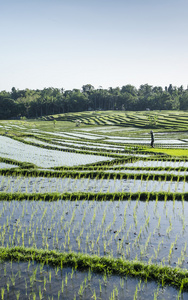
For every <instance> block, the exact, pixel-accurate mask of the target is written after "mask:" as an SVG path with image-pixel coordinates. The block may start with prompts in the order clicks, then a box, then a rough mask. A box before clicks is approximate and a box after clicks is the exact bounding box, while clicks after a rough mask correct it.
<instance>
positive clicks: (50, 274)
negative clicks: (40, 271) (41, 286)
mask: <svg viewBox="0 0 188 300" xmlns="http://www.w3.org/2000/svg"><path fill="white" fill-rule="evenodd" d="M51 281H52V273H51V271H49V282H50V283H51Z"/></svg>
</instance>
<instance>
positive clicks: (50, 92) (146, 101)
mask: <svg viewBox="0 0 188 300" xmlns="http://www.w3.org/2000/svg"><path fill="white" fill-rule="evenodd" d="M146 109H147V110H178V109H181V110H185V109H188V90H187V89H186V90H184V89H183V86H180V87H173V86H172V85H171V84H170V85H169V87H165V89H163V88H162V87H158V86H154V87H153V86H151V85H148V84H144V85H141V86H140V87H139V89H136V88H135V87H134V86H132V85H130V84H128V85H125V86H122V87H121V88H119V87H117V88H111V87H110V88H109V89H102V88H99V89H95V88H94V87H93V86H92V85H91V84H86V85H84V86H82V89H81V90H79V89H73V90H63V89H57V88H44V89H43V90H30V89H25V90H19V89H16V88H15V87H13V88H12V90H11V92H6V91H1V92H0V112H2V113H0V119H8V118H21V120H23V121H24V120H25V118H38V117H42V116H47V117H46V119H47V120H54V119H55V120H56V119H57V118H58V119H59V118H60V119H63V120H68V121H69V120H70V118H71V115H69V116H58V115H56V116H49V115H50V114H53V115H55V114H65V113H70V112H79V111H88V110H90V111H96V110H122V111H125V110H126V111H131V110H133V111H138V110H146ZM75 117H76V116H75ZM127 118H128V119H131V116H127ZM147 119H148V125H149V126H151V125H152V126H156V125H157V124H158V122H159V120H158V117H156V115H153V116H151V115H147ZM76 120H77V118H75V121H76ZM79 121H81V122H82V120H79ZM116 121H117V122H118V120H112V122H113V123H115V122H116ZM122 121H123V122H124V120H122ZM88 122H89V124H98V125H99V124H102V125H104V124H105V122H106V119H105V117H103V118H102V117H101V116H99V118H98V119H96V118H94V119H93V120H92V119H91V120H88ZM53 124H54V127H56V124H55V122H54V123H53ZM77 124H78V122H77ZM134 126H136V123H135V124H134Z"/></svg>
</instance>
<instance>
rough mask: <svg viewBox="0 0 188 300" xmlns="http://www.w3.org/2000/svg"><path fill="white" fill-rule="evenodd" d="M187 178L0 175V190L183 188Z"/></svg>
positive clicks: (79, 190) (155, 190) (185, 185)
mask: <svg viewBox="0 0 188 300" xmlns="http://www.w3.org/2000/svg"><path fill="white" fill-rule="evenodd" d="M187 191H188V182H184V181H183V182H182V181H180V182H175V181H166V182H164V181H157V180H147V181H144V180H136V179H135V180H134V179H90V178H82V179H77V178H56V177H50V178H49V177H23V176H19V177H18V176H0V192H6V193H15V192H19V193H54V192H55V193H56V192H57V193H66V192H69V193H74V192H93V193H99V192H101V193H115V192H132V193H137V192H179V193H183V192H187Z"/></svg>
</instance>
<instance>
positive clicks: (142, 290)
mask: <svg viewBox="0 0 188 300" xmlns="http://www.w3.org/2000/svg"><path fill="white" fill-rule="evenodd" d="M0 256H1V259H3V261H4V260H6V261H4V262H3V261H1V271H0V275H1V279H2V280H1V282H0V288H1V299H7V298H8V297H12V296H13V295H16V299H19V298H20V297H21V298H23V297H24V296H25V297H33V296H34V297H33V299H43V298H45V297H47V296H50V297H51V296H52V295H54V297H56V298H57V299H61V297H65V298H66V299H77V297H83V298H85V297H86V296H87V297H89V296H90V297H91V298H92V297H93V298H95V299H97V298H98V297H100V298H105V299H116V298H118V297H120V298H122V299H123V298H124V297H126V296H127V297H126V299H133V298H132V297H133V295H134V299H137V298H138V297H140V296H141V295H142V296H145V297H148V296H149V295H148V291H150V293H151V291H152V293H153V295H155V296H157V294H158V293H159V291H161V289H162V288H163V287H164V286H165V285H169V284H170V285H173V286H175V287H176V288H177V289H178V290H179V291H178V290H174V289H173V290H171V293H172V294H171V295H174V294H175V293H177V295H181V293H182V292H183V291H184V290H186V289H187V272H186V271H185V270H181V269H178V268H175V269H173V268H169V267H164V266H159V265H151V264H150V265H146V264H143V263H141V262H139V261H130V262H128V261H123V260H115V259H112V258H102V257H96V256H88V255H87V256H85V255H83V254H79V255H76V254H74V253H69V254H65V253H58V252H55V251H42V250H36V249H26V248H23V247H22V248H19V247H16V248H15V249H8V248H4V249H1V251H0ZM7 258H9V262H7ZM13 260H14V261H15V262H16V261H17V263H15V262H14V261H13ZM22 261H27V262H26V263H24V262H22ZM52 264H53V265H54V267H53V268H52V267H50V265H52ZM68 265H69V267H68V269H67V266H68ZM83 268H84V269H85V272H82V273H81V272H79V270H80V269H82V270H83ZM87 270H88V271H87ZM93 272H99V273H100V274H97V273H93ZM118 273H119V274H120V276H121V277H120V276H114V275H113V276H112V274H118ZM127 274H129V276H134V277H135V276H136V277H140V278H143V279H138V280H137V279H135V280H133V278H132V279H129V277H127ZM23 277H24V280H23ZM148 279H155V280H156V281H158V284H157V283H154V282H149V281H148ZM75 283H76V284H75ZM146 287H148V291H147V289H146ZM165 290H166V291H167V295H168V293H169V292H170V290H168V287H166V288H165ZM163 293H164V291H163ZM164 295H165V294H164ZM164 295H163V296H164ZM167 295H166V296H167ZM185 295H186V294H185ZM154 299H155V298H154Z"/></svg>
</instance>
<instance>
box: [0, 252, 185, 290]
mask: <svg viewBox="0 0 188 300" xmlns="http://www.w3.org/2000/svg"><path fill="white" fill-rule="evenodd" d="M0 258H1V259H2V260H11V261H12V260H15V261H36V262H39V263H47V264H50V265H52V266H59V267H61V268H62V267H66V266H71V267H76V268H78V269H80V270H85V269H86V270H88V269H90V270H91V271H93V272H102V273H108V274H118V275H121V276H126V275H129V276H140V277H142V278H144V279H147V280H157V281H158V282H159V283H160V284H161V285H162V286H164V285H173V286H175V287H176V288H181V290H182V291H183V290H187V289H188V271H187V270H182V269H180V268H170V267H167V266H162V265H156V264H155V265H154V264H149V265H147V264H144V263H143V262H140V261H125V260H122V259H114V258H111V257H109V258H108V257H98V256H89V255H84V254H81V253H80V254H77V253H59V252H57V251H48V250H37V249H34V248H24V247H14V248H3V247H1V248H0Z"/></svg>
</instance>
